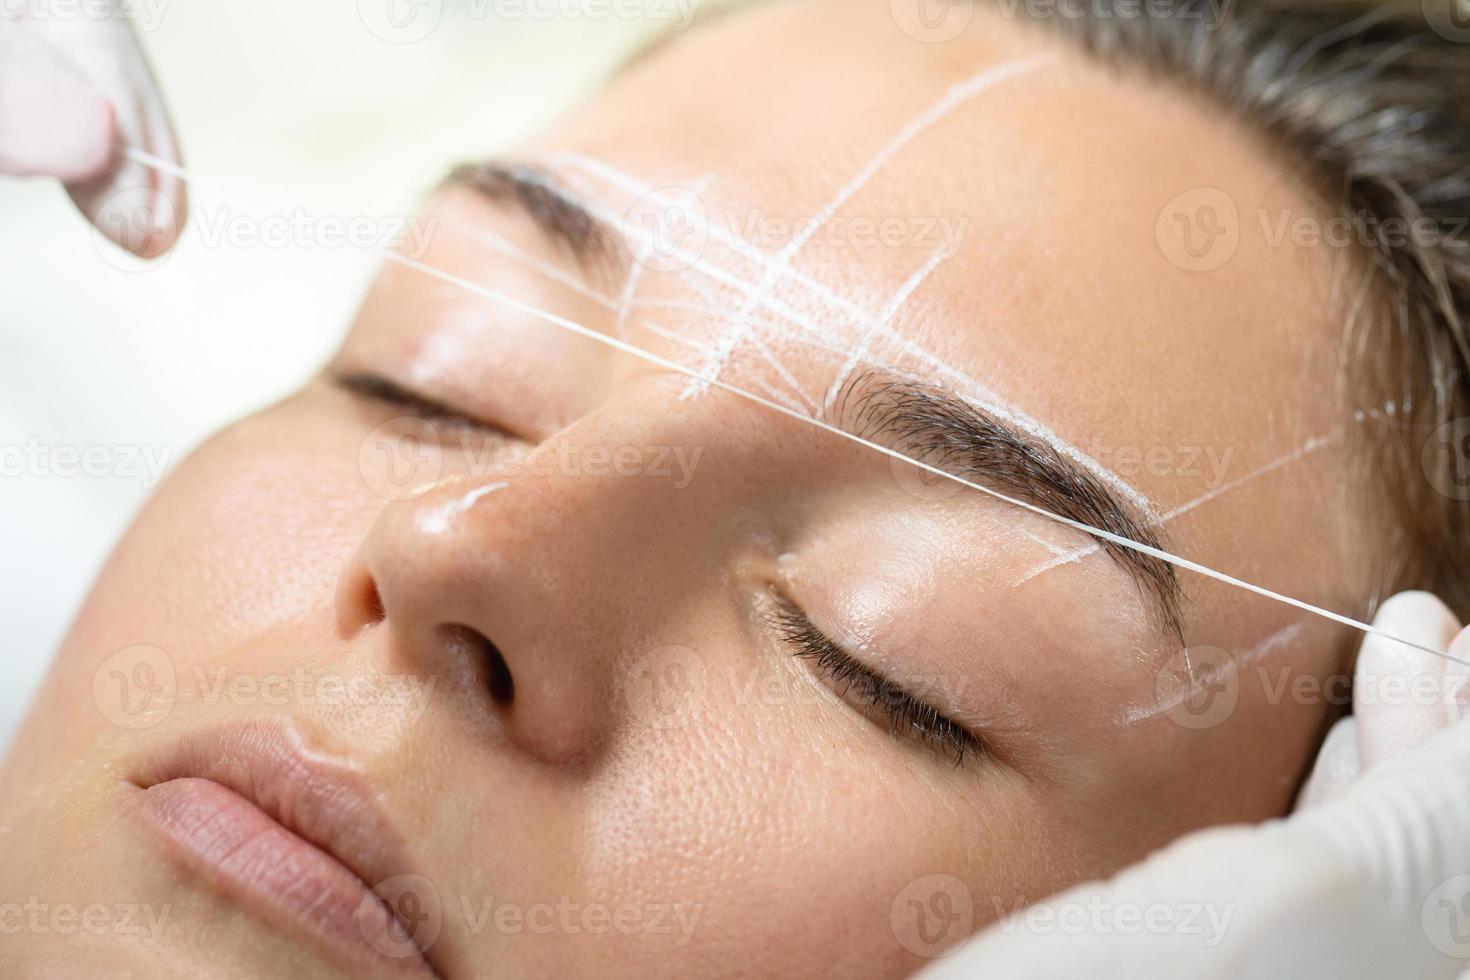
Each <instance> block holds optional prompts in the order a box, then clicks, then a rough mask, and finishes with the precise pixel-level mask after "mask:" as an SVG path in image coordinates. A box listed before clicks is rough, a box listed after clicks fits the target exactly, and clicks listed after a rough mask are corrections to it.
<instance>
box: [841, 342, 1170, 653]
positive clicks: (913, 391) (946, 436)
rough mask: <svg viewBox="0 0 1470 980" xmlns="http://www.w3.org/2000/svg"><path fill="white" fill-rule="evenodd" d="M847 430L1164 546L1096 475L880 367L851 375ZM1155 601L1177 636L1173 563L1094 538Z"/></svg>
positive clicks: (844, 412)
mask: <svg viewBox="0 0 1470 980" xmlns="http://www.w3.org/2000/svg"><path fill="white" fill-rule="evenodd" d="M835 416H836V418H837V420H838V424H840V425H841V426H842V427H843V428H844V429H847V430H848V431H851V432H853V433H854V434H856V435H859V436H862V437H863V438H865V439H869V440H872V441H874V442H878V443H880V444H883V445H887V446H889V447H890V448H893V449H896V450H898V451H899V452H902V453H904V454H905V455H908V456H912V457H913V458H915V459H917V460H919V461H921V462H924V463H927V464H929V465H930V466H934V467H937V468H938V469H941V470H943V471H944V472H946V473H949V474H951V475H953V476H958V477H962V478H964V479H966V480H970V481H972V482H974V483H977V484H980V485H982V486H986V487H989V488H991V489H993V490H996V491H998V492H1001V493H1005V494H1007V495H1009V496H1013V497H1015V498H1017V499H1020V500H1025V501H1026V502H1027V503H1032V504H1035V505H1036V506H1038V507H1041V508H1043V509H1045V510H1048V511H1050V512H1052V513H1053V514H1056V515H1058V516H1060V517H1066V518H1069V519H1071V520H1074V521H1079V522H1081V523H1083V524H1088V525H1090V526H1092V527H1095V528H1098V529H1100V530H1103V531H1107V532H1109V533H1110V534H1116V535H1119V536H1121V537H1125V538H1128V539H1129V540H1132V541H1137V542H1138V543H1140V544H1146V545H1149V546H1150V547H1153V548H1157V549H1160V550H1162V548H1163V545H1162V544H1161V543H1160V539H1159V535H1158V534H1157V532H1156V531H1155V529H1154V527H1153V526H1152V525H1151V524H1150V523H1148V522H1147V521H1146V520H1144V519H1143V518H1142V517H1141V516H1140V515H1138V514H1136V513H1135V512H1134V510H1133V508H1132V507H1130V506H1129V505H1128V504H1127V503H1125V502H1124V501H1123V500H1121V499H1120V498H1119V497H1118V496H1117V495H1116V494H1114V493H1113V492H1112V491H1111V490H1109V489H1108V487H1107V486H1106V485H1105V484H1104V483H1103V482H1102V481H1101V480H1099V479H1098V478H1097V477H1096V476H1094V475H1093V474H1091V473H1089V472H1088V471H1087V470H1086V469H1084V468H1082V467H1081V466H1079V465H1077V464H1076V463H1074V462H1073V461H1072V460H1070V459H1068V458H1067V457H1066V456H1064V455H1062V454H1061V453H1060V452H1058V451H1057V449H1056V447H1054V446H1052V445H1051V444H1049V443H1046V442H1042V441H1040V440H1038V439H1036V438H1034V437H1032V436H1029V435H1027V434H1026V433H1023V432H1021V431H1019V430H1017V429H1015V428H1013V427H1012V426H1010V425H1009V424H1007V423H1006V422H1004V421H1003V420H1001V419H999V418H996V417H995V416H994V415H991V414H990V413H988V412H985V411H984V410H982V409H980V408H977V407H975V406H974V405H971V404H969V403H968V402H965V401H962V400H961V399H959V398H957V397H955V396H954V395H951V394H949V393H948V392H946V391H944V390H942V389H940V388H936V387H933V386H931V385H928V384H924V383H922V382H917V381H910V380H906V379H893V378H891V377H888V376H886V375H883V374H880V373H878V372H871V371H870V372H865V373H860V374H858V375H855V376H854V377H853V379H852V380H851V381H849V382H848V383H847V384H846V385H844V387H843V389H842V391H841V393H840V395H839V397H838V400H837V402H836V404H835ZM1094 539H1095V540H1097V542H1098V544H1099V545H1101V546H1102V548H1103V550H1104V551H1106V552H1107V553H1108V554H1109V555H1110V556H1111V557H1112V558H1113V560H1114V561H1116V562H1117V563H1118V564H1119V565H1120V566H1122V568H1123V569H1124V570H1125V571H1126V572H1128V574H1129V575H1130V576H1132V578H1133V580H1134V582H1135V583H1137V585H1138V586H1139V588H1140V590H1141V591H1142V592H1143V593H1144V594H1145V595H1146V596H1148V597H1149V598H1151V599H1152V600H1153V604H1154V607H1155V609H1156V611H1157V613H1158V615H1159V617H1160V619H1161V620H1162V623H1163V625H1164V626H1165V627H1166V628H1167V629H1168V630H1169V631H1170V633H1172V634H1173V635H1174V636H1175V637H1176V638H1179V639H1180V640H1181V642H1182V638H1183V633H1184V623H1183V611H1182V606H1183V594H1182V591H1181V589H1180V587H1179V579H1178V576H1177V575H1175V573H1174V566H1173V565H1170V564H1169V563H1168V562H1165V561H1162V560H1160V559H1158V558H1155V557H1154V556H1152V555H1148V554H1144V553H1142V552H1139V551H1135V550H1133V549H1132V548H1125V547H1122V546H1121V545H1117V544H1114V543H1113V542H1110V541H1107V540H1106V539H1100V538H1096V537H1095V536H1094Z"/></svg>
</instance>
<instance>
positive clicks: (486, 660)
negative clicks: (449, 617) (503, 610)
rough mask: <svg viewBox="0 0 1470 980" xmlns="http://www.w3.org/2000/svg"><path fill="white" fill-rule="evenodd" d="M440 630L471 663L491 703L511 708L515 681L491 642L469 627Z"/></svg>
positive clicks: (448, 627)
mask: <svg viewBox="0 0 1470 980" xmlns="http://www.w3.org/2000/svg"><path fill="white" fill-rule="evenodd" d="M442 629H443V631H444V634H445V638H446V639H447V640H449V641H450V642H451V643H452V644H454V645H455V646H460V647H462V648H463V649H464V650H465V652H466V654H467V655H468V656H470V657H471V658H472V659H473V661H474V669H475V672H476V673H477V674H480V676H481V677H483V679H484V682H485V688H486V689H487V690H488V691H489V692H490V697H491V699H492V700H493V701H494V702H495V703H496V704H499V705H508V704H510V703H511V701H512V700H513V699H514V698H515V690H516V689H515V680H514V678H512V677H511V673H510V665H509V664H507V663H506V662H505V657H504V656H503V655H502V654H501V652H500V649H499V648H498V647H496V645H495V644H494V643H492V642H490V638H489V637H487V636H485V634H483V633H481V632H480V631H479V630H476V629H473V628H472V627H469V626H458V625H456V626H445V627H442Z"/></svg>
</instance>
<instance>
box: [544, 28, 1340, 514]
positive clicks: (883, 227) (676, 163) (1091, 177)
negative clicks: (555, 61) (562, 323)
mask: <svg viewBox="0 0 1470 980" xmlns="http://www.w3.org/2000/svg"><path fill="white" fill-rule="evenodd" d="M543 145H544V147H546V148H548V149H553V150H558V151H565V150H570V151H572V152H571V153H570V154H568V155H566V156H564V157H562V158H561V160H560V164H562V165H565V166H567V167H569V168H570V170H571V171H573V172H574V174H573V177H574V179H576V180H580V181H581V188H582V189H585V190H586V191H587V192H588V193H592V194H596V193H613V194H614V195H615V197H616V199H617V200H618V203H619V204H621V205H626V204H627V203H628V200H627V197H628V195H631V194H633V193H635V192H636V191H637V190H639V189H640V188H641V189H665V190H666V189H669V188H679V189H681V190H680V193H683V192H684V191H688V190H691V189H692V194H693V196H694V198H695V199H696V206H697V207H699V208H700V209H702V211H703V212H704V214H703V215H702V216H701V217H702V219H703V220H707V221H708V222H709V224H710V226H711V227H712V228H718V229H722V231H723V233H724V234H725V235H727V236H734V237H735V238H737V239H738V240H739V241H740V243H741V244H743V245H745V246H748V247H749V248H748V249H747V251H750V252H759V253H764V254H768V255H774V256H781V258H782V260H783V261H789V263H790V267H791V268H792V269H793V270H794V271H795V273H796V275H797V277H798V281H797V282H796V283H795V285H794V286H793V283H792V281H791V280H787V279H782V280H781V281H780V282H778V283H775V284H769V283H768V284H767V286H766V289H767V291H768V293H776V294H780V296H781V299H782V300H783V302H785V303H786V304H787V305H788V306H790V307H797V308H799V309H801V310H802V311H809V312H810V314H811V316H813V317H819V316H820V317H825V318H827V319H828V320H831V321H840V320H841V319H842V318H843V317H844V316H848V315H850V314H852V313H853V312H854V310H853V308H852V306H856V307H859V308H860V309H861V310H865V311H869V312H871V313H873V314H874V315H880V314H883V313H884V312H885V311H886V312H887V313H888V314H889V315H891V316H892V322H893V324H894V327H895V329H896V330H898V331H900V332H902V334H903V335H904V337H905V339H906V340H909V341H912V342H913V344H915V345H918V347H920V348H922V350H923V351H924V352H925V353H926V354H929V355H932V357H933V362H932V363H929V364H928V365H927V366H926V365H925V364H923V363H920V364H909V365H907V366H909V367H911V368H915V369H918V370H921V371H922V370H932V369H933V368H934V367H935V365H936V364H938V365H942V366H943V367H947V368H952V369H953V370H954V371H955V372H957V373H959V374H962V375H963V376H964V377H965V378H967V379H970V380H973V381H974V382H976V383H977V384H978V385H979V386H980V387H982V388H983V389H985V390H986V391H989V392H992V393H998V394H999V395H1002V396H1004V398H1005V400H1006V401H1007V403H1008V404H1009V405H1012V406H1013V407H1015V408H1016V409H1017V410H1018V411H1020V412H1023V413H1024V414H1025V415H1027V416H1030V417H1033V418H1036V419H1040V420H1044V422H1045V425H1046V427H1047V428H1048V429H1049V430H1050V431H1051V432H1054V433H1055V434H1057V435H1058V436H1059V437H1061V438H1062V439H1064V440H1066V441H1067V442H1069V443H1071V444H1073V445H1075V446H1079V447H1080V446H1090V447H1092V449H1093V450H1094V452H1093V455H1095V456H1098V457H1104V458H1111V459H1113V461H1114V464H1115V465H1114V468H1122V469H1133V470H1135V471H1136V472H1134V473H1132V474H1131V477H1132V478H1131V479H1130V482H1131V483H1133V484H1136V485H1137V488H1138V489H1139V491H1140V492H1141V493H1142V494H1143V495H1145V496H1146V497H1148V499H1149V500H1150V501H1152V502H1153V504H1154V505H1155V506H1156V508H1157V510H1158V511H1159V512H1160V513H1167V512H1169V511H1171V510H1174V509H1176V508H1179V507H1181V506H1185V505H1187V504H1189V503H1190V502H1191V501H1194V500H1196V499H1198V497H1199V496H1200V495H1201V494H1203V493H1206V492H1208V491H1210V490H1211V489H1213V488H1212V487H1210V486H1207V485H1206V484H1207V483H1208V482H1209V480H1208V477H1207V475H1205V474H1199V475H1196V474H1194V473H1192V472H1180V471H1179V470H1182V469H1184V468H1182V467H1174V468H1173V471H1171V470H1170V467H1168V466H1158V467H1148V466H1144V465H1142V463H1141V462H1139V463H1134V462H1133V461H1134V459H1135V458H1137V459H1139V460H1142V459H1143V457H1145V456H1147V455H1148V454H1149V453H1150V451H1151V450H1158V449H1163V450H1169V451H1178V452H1183V451H1184V450H1186V449H1190V448H1199V449H1207V448H1213V449H1214V450H1215V451H1216V452H1217V453H1219V454H1222V455H1223V454H1225V453H1229V454H1230V455H1231V457H1232V460H1233V467H1234V475H1237V476H1239V475H1245V474H1247V473H1249V472H1251V471H1253V470H1254V469H1256V468H1258V467H1261V466H1266V465H1270V464H1271V463H1273V462H1274V461H1276V460H1279V459H1281V458H1284V457H1286V456H1288V455H1289V454H1292V453H1294V452H1297V451H1299V450H1300V449H1301V448H1302V447H1303V446H1307V445H1315V444H1316V442H1315V440H1320V439H1322V438H1324V437H1326V436H1327V435H1328V434H1329V433H1331V432H1332V431H1333V430H1334V429H1335V428H1336V427H1337V425H1338V423H1339V411H1338V409H1337V407H1336V405H1334V404H1333V402H1332V399H1331V396H1330V393H1331V392H1332V391H1334V385H1333V376H1334V375H1333V371H1332V368H1331V365H1332V363H1333V358H1332V356H1331V344H1332V342H1333V340H1334V337H1335V330H1334V328H1333V327H1332V322H1333V321H1332V311H1331V310H1330V309H1329V308H1328V307H1329V306H1330V298H1329V293H1330V292H1331V290H1332V283H1333V279H1334V275H1335V274H1336V270H1335V268H1334V264H1335V260H1336V259H1337V258H1339V257H1340V256H1333V255H1326V254H1323V250H1311V249H1302V248H1297V247H1296V246H1294V245H1293V243H1292V242H1291V241H1290V240H1287V241H1277V242H1271V241H1270V240H1269V238H1268V236H1264V235H1262V234H1261V229H1262V228H1263V227H1265V226H1267V225H1269V224H1270V223H1271V222H1274V221H1276V220H1278V218H1279V217H1280V216H1283V215H1284V216H1287V217H1288V218H1289V217H1290V216H1291V215H1298V216H1300V215H1302V214H1304V213H1307V212H1310V211H1311V210H1312V208H1311V205H1310V203H1309V201H1308V199H1307V198H1306V196H1305V195H1303V194H1302V193H1301V192H1300V191H1299V190H1298V188H1297V186H1296V185H1295V181H1294V180H1293V179H1292V176H1291V175H1290V174H1289V173H1288V172H1287V170H1286V168H1284V167H1283V166H1281V165H1280V164H1279V163H1278V161H1277V159H1276V156H1275V155H1274V154H1273V153H1271V152H1269V151H1268V149H1267V148H1266V147H1264V146H1263V145H1262V141H1261V140H1258V139H1256V138H1254V137H1253V135H1252V134H1250V133H1248V132H1247V131H1246V130H1245V129H1244V127H1241V126H1238V125H1235V124H1233V123H1231V122H1230V121H1228V120H1226V119H1225V118H1224V116H1223V114H1222V113H1219V112H1215V111H1211V110H1210V109H1208V108H1206V107H1205V106H1204V105H1203V104H1201V103H1199V102H1198V101H1196V100H1194V99H1191V98H1188V97H1186V96H1185V95H1184V94H1183V93H1182V92H1180V91H1176V90H1174V89H1173V88H1170V87H1167V86H1164V85H1162V84H1161V83H1158V82H1154V81H1147V80H1142V79H1134V78H1127V77H1120V76H1118V75H1115V74H1111V73H1108V72H1105V71H1104V70H1103V69H1101V68H1099V67H1097V66H1095V65H1092V64H1091V63H1089V62H1087V61H1085V60H1084V59H1083V58H1082V57H1081V56H1080V55H1079V54H1077V53H1075V52H1073V51H1071V50H1070V49H1069V48H1067V47H1064V46H1063V45H1062V44H1061V43H1060V42H1059V41H1057V40H1055V39H1052V38H1050V37H1048V36H1046V35H1044V34H1042V33H1040V32H1038V31H1035V30H1027V29H1024V28H1022V27H1021V26H1019V25H1017V24H1014V23H1010V22H1007V21H1005V20H1002V19H1000V18H999V17H998V16H994V15H987V17H979V16H977V18H976V21H975V23H974V24H973V25H972V29H971V31H970V32H969V33H967V34H966V35H964V36H963V37H961V38H959V39H957V40H955V41H953V42H950V43H948V44H929V43H922V42H919V41H916V40H915V39H913V38H912V37H909V36H908V35H906V34H905V33H904V32H903V31H902V30H901V29H900V28H899V26H898V25H897V24H896V23H895V21H894V19H893V18H892V17H891V16H890V15H889V13H888V5H887V4H868V3H831V2H822V0H812V2H807V3H797V4H786V5H776V6H773V7H770V8H767V9H761V10H757V11H754V12H751V13H748V14H744V15H740V16H735V17H731V18H729V19H728V20H724V21H721V22H718V23H716V24H714V25H711V26H710V27H708V28H705V29H702V30H699V31H696V32H694V33H692V34H690V35H688V36H685V37H680V38H678V39H676V40H674V41H672V42H670V43H668V44H666V45H665V46H663V47H662V48H660V49H659V50H658V51H657V52H656V53H654V54H653V55H652V56H651V57H649V58H647V59H645V60H644V61H643V62H641V63H640V64H638V65H637V66H636V67H635V68H634V69H633V70H632V71H631V72H630V73H628V74H627V75H626V76H625V77H623V78H622V79H620V80H619V81H618V82H617V83H616V84H615V85H614V86H613V87H612V88H611V89H610V90H609V91H608V92H606V93H605V94H603V95H602V96H600V97H599V98H598V99H596V100H595V101H594V102H593V103H592V104H591V105H590V106H588V107H587V108H586V110H585V111H583V112H582V113H581V114H579V115H578V116H577V117H575V118H573V119H572V120H569V121H568V123H567V124H566V125H564V126H563V127H561V128H559V129H558V130H556V131H555V132H554V133H552V134H550V135H549V136H548V137H546V138H545V140H544V141H543ZM588 160H593V161H597V162H598V164H601V165H611V167H612V168H614V170H615V173H616V174H617V175H618V178H619V179H622V180H623V181H624V182H623V184H622V186H616V185H617V184H618V180H617V179H611V178H607V174H606V173H602V174H599V173H597V172H596V170H597V168H595V167H589V166H587V161H588ZM629 177H631V178H633V181H641V182H642V183H641V185H640V184H638V183H633V182H629V181H627V180H626V178H629ZM618 195H621V196H618ZM616 206H617V205H615V207H616ZM1229 212H1233V214H1232V213H1229ZM814 216H820V218H821V221H820V228H814V227H812V225H811V224H809V223H810V222H811V219H812V218H813V217H814ZM1230 220H1233V221H1234V224H1233V226H1231V227H1234V228H1235V229H1236V231H1235V233H1234V235H1233V239H1232V240H1230V241H1227V242H1226V243H1225V244H1226V246H1227V247H1228V258H1227V259H1226V260H1225V261H1224V262H1223V263H1219V264H1218V265H1216V264H1215V263H1214V262H1213V261H1212V259H1214V258H1215V256H1214V255H1212V254H1210V251H1209V250H1210V247H1211V245H1212V244H1213V242H1214V238H1212V237H1211V236H1213V235H1214V234H1215V233H1216V226H1217V225H1219V224H1221V223H1224V222H1227V221H1230ZM783 253H784V254H783ZM926 265H930V266H932V268H928V269H926ZM731 272H732V274H734V275H736V276H738V277H740V278H743V279H750V280H752V281H755V282H757V283H759V282H761V281H763V280H764V279H766V277H767V273H766V271H765V270H764V269H763V268H761V267H760V263H759V262H756V263H755V264H754V265H751V264H750V263H745V264H744V265H743V266H741V265H740V263H739V261H738V260H736V265H735V266H732V267H731ZM918 277H922V285H921V287H920V288H913V287H914V280H915V279H916V278H918ZM811 282H817V283H820V284H821V286H822V287H823V290H822V293H821V295H817V296H815V297H814V296H812V295H809V294H810V292H811V290H810V288H809V287H808V286H804V285H802V283H811ZM646 288H656V287H653V286H652V285H650V286H648V287H646ZM906 289H911V290H912V291H911V292H908V293H906V292H905V291H906ZM829 293H835V294H837V295H839V296H840V297H841V299H843V300H845V301H851V304H852V306H846V307H844V306H843V305H841V304H839V305H838V306H837V307H836V308H833V307H832V304H831V303H830V302H829V300H830V298H831V297H830V295H828V294H829ZM896 297H904V299H903V302H902V305H901V308H897V309H891V310H890V309H889V307H890V304H892V303H893V301H894V300H895V298H896ZM824 307H825V308H824ZM837 327H838V329H840V328H841V327H842V324H841V323H837ZM861 334H862V331H860V330H857V331H855V332H854V333H853V335H852V338H849V339H852V340H854V341H858V342H860V340H861ZM911 353H912V351H911Z"/></svg>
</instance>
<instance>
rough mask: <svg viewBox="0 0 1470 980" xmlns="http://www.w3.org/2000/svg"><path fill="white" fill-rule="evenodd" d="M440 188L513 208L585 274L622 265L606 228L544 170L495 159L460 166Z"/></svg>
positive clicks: (620, 255)
mask: <svg viewBox="0 0 1470 980" xmlns="http://www.w3.org/2000/svg"><path fill="white" fill-rule="evenodd" d="M440 187H463V188H467V189H468V190H472V191H474V192H476V193H478V194H479V195H480V196H481V197H484V198H485V199H486V200H489V201H492V202H494V203H496V204H505V203H510V204H514V205H516V206H517V207H519V208H520V209H521V210H522V211H523V212H525V214H526V216H527V217H529V218H530V219H531V221H532V222H533V223H534V224H535V225H536V227H537V228H539V229H540V230H541V232H542V234H544V235H545V236H546V237H547V238H549V239H551V240H552V241H553V242H556V243H557V244H559V245H561V246H563V247H564V248H566V250H567V251H568V252H569V253H570V254H571V256H572V257H573V258H574V259H576V260H577V262H578V263H579V264H580V265H582V266H583V268H584V269H587V270H588V271H593V270H594V269H595V268H597V267H607V266H620V265H622V264H623V261H624V256H623V253H622V249H621V248H620V247H619V244H618V243H617V242H616V240H615V239H614V238H613V237H612V236H611V235H609V234H608V231H607V228H606V226H604V224H603V223H602V222H601V221H599V220H598V219H597V218H596V216H594V215H593V214H592V212H590V211H588V210H587V208H586V207H585V206H583V205H582V204H581V203H580V202H578V201H577V200H576V199H575V198H573V197H572V196H571V195H569V194H568V193H566V192H565V191H563V190H561V189H560V188H559V187H558V186H557V182H556V179H555V178H554V177H553V176H552V175H551V174H549V173H547V172H546V171H543V170H538V169H536V168H533V167H529V166H526V165H525V164H519V163H507V162H504V161H500V160H485V161H482V162H479V163H462V164H460V165H459V166H457V167H455V168H454V169H453V170H451V171H450V172H449V175H448V176H447V177H445V178H444V180H443V181H442V182H441V183H440Z"/></svg>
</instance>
